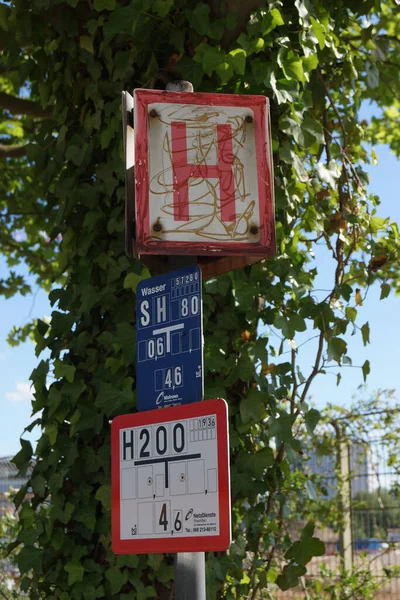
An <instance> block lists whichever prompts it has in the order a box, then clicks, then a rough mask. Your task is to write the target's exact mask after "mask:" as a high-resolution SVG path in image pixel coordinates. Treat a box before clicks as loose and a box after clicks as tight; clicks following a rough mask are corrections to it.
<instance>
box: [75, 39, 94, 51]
mask: <svg viewBox="0 0 400 600" xmlns="http://www.w3.org/2000/svg"><path fill="white" fill-rule="evenodd" d="M79 45H80V47H81V48H83V49H84V50H87V51H88V52H89V53H90V54H94V49H93V38H92V37H90V36H88V35H81V36H80V38H79Z"/></svg>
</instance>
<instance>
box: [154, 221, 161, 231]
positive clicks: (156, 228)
mask: <svg viewBox="0 0 400 600" xmlns="http://www.w3.org/2000/svg"><path fill="white" fill-rule="evenodd" d="M153 231H157V232H159V231H162V225H161V223H158V221H157V223H154V225H153Z"/></svg>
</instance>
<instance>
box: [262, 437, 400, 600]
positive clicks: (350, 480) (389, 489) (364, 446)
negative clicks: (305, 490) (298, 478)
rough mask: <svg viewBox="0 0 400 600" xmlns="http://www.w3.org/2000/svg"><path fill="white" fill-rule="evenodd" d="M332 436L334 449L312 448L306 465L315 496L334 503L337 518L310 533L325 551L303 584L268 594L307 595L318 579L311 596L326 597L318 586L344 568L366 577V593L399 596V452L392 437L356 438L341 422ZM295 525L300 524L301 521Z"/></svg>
mask: <svg viewBox="0 0 400 600" xmlns="http://www.w3.org/2000/svg"><path fill="white" fill-rule="evenodd" d="M335 436H337V438H336V450H337V452H336V453H332V454H330V455H329V456H323V457H322V459H320V460H318V459H317V458H316V456H314V455H313V454H312V453H311V455H310V458H309V461H308V466H307V467H306V468H307V469H308V471H309V474H310V476H314V477H315V476H317V478H318V480H319V482H320V498H321V494H322V496H323V501H324V502H326V503H327V504H330V505H331V506H334V507H336V508H337V509H338V512H339V514H340V520H339V521H338V522H337V523H336V524H335V525H331V524H329V523H328V524H327V523H324V524H323V523H320V524H319V526H318V529H317V530H316V532H315V534H314V535H316V536H317V537H319V538H320V539H321V540H322V541H323V542H324V543H325V554H324V556H321V557H315V558H313V559H312V561H311V562H310V563H309V564H308V565H307V574H306V576H305V577H304V578H303V580H302V588H296V589H293V590H289V591H288V592H285V593H283V592H280V591H279V590H275V591H274V592H273V593H272V595H270V597H272V598H279V599H282V600H283V599H286V598H291V599H294V598H299V599H309V598H310V593H309V591H308V589H307V588H309V589H310V590H314V591H315V585H314V584H313V582H315V581H316V580H317V579H318V580H319V581H320V582H322V590H321V594H320V595H317V596H315V594H314V595H312V598H315V597H318V598H321V599H322V598H331V597H333V596H331V595H325V592H324V591H323V590H326V588H327V586H328V580H330V582H331V583H332V581H334V580H335V578H336V579H339V577H340V576H341V572H342V573H343V570H345V571H347V574H348V575H349V576H351V574H356V576H358V578H359V580H360V582H361V583H362V582H363V581H367V580H368V581H371V587H372V588H373V591H372V592H370V594H371V595H369V596H368V597H373V598H376V599H377V600H400V470H399V464H400V456H399V454H398V451H397V446H396V443H395V442H394V437H393V436H392V435H382V436H381V437H375V438H374V437H372V436H371V435H368V436H367V437H366V439H365V437H364V439H360V438H359V437H357V436H356V437H353V435H352V434H350V433H348V432H347V431H346V427H345V426H341V427H340V428H337V427H336V428H335ZM298 525H299V529H301V526H302V525H304V523H303V524H301V523H299V524H298ZM324 582H325V584H324ZM346 597H347V596H346ZM354 597H355V598H357V600H360V599H361V598H364V597H365V596H364V595H362V594H361V595H355V596H354Z"/></svg>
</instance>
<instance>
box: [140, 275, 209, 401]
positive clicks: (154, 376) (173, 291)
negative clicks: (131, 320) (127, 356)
mask: <svg viewBox="0 0 400 600" xmlns="http://www.w3.org/2000/svg"><path fill="white" fill-rule="evenodd" d="M201 296H202V295H201V270H200V268H199V267H198V266H196V265H193V266H191V267H186V268H185V269H180V270H178V271H172V272H170V273H167V274H165V275H159V276H157V277H152V278H150V279H145V280H143V281H141V282H140V283H139V285H138V286H137V289H136V326H137V327H136V336H137V337H136V339H137V353H136V357H137V358H136V366H137V371H136V404H137V409H138V410H139V411H142V410H151V409H154V408H164V407H167V406H174V405H177V404H186V403H189V402H198V401H199V400H202V399H203V329H202V298H201Z"/></svg>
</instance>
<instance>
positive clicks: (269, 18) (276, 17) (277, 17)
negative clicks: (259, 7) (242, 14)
mask: <svg viewBox="0 0 400 600" xmlns="http://www.w3.org/2000/svg"><path fill="white" fill-rule="evenodd" d="M284 24H285V22H284V20H283V18H282V15H281V13H280V12H279V9H278V8H273V9H272V10H270V11H268V12H267V14H266V15H265V17H264V19H263V21H262V35H263V37H265V36H266V35H268V34H269V33H270V32H271V31H272V30H273V29H275V27H280V26H281V25H284Z"/></svg>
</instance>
